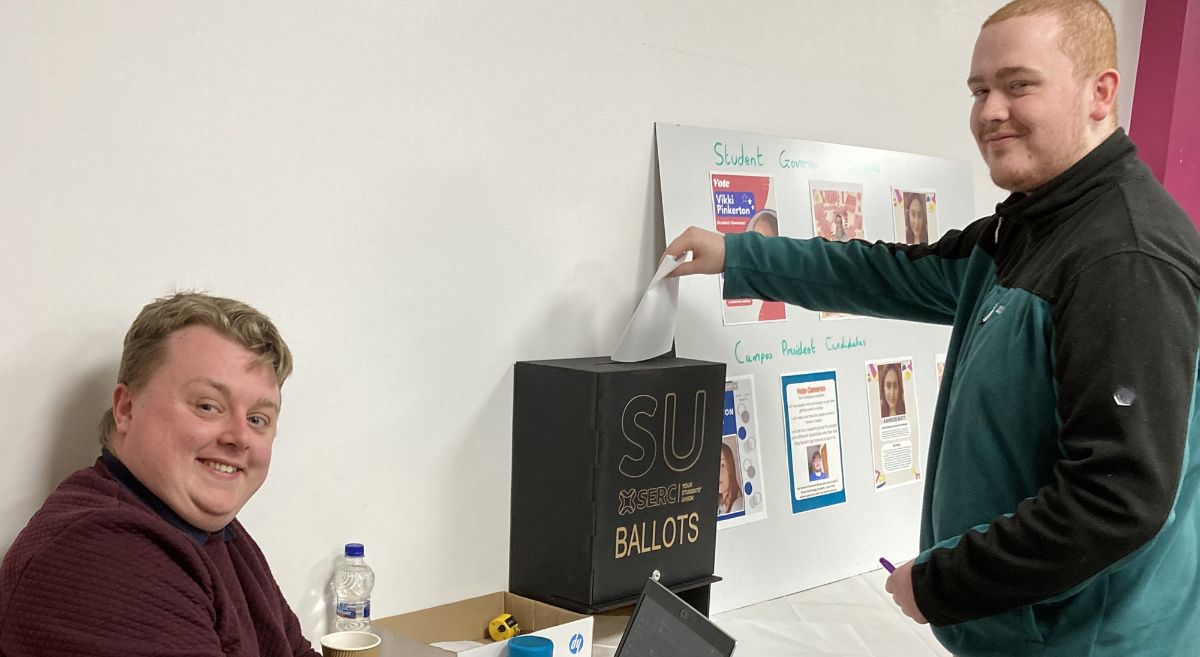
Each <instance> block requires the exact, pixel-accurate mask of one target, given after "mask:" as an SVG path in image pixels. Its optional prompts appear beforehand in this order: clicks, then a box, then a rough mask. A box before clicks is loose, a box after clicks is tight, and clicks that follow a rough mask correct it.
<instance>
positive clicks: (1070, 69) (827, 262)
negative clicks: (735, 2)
mask: <svg viewBox="0 0 1200 657" xmlns="http://www.w3.org/2000/svg"><path fill="white" fill-rule="evenodd" d="M1115 44H1116V35H1115V31H1114V29H1113V24H1112V19H1111V17H1110V16H1109V15H1108V12H1107V11H1105V10H1104V8H1103V7H1102V6H1101V5H1100V4H1099V3H1097V2H1095V0H1045V1H1032V0H1018V1H1017V2H1013V3H1010V4H1008V5H1006V6H1005V7H1004V8H1002V9H1001V10H1000V11H998V12H996V14H994V15H993V16H992V17H991V18H989V19H988V20H987V22H985V23H984V25H983V27H982V29H981V30H980V33H979V38H978V40H977V41H976V44H975V51H974V54H973V56H972V59H971V72H970V77H969V78H968V80H967V85H968V87H969V89H970V91H971V94H972V95H973V97H974V104H973V107H972V109H971V120H970V126H971V132H972V133H973V135H974V137H975V140H976V143H977V145H978V147H979V151H980V153H981V154H982V156H983V159H984V161H985V162H986V163H987V166H988V169H989V172H990V174H991V177H992V180H993V181H994V182H995V183H996V184H997V185H998V186H1000V187H1002V188H1004V189H1007V190H1010V191H1011V192H1012V194H1011V195H1010V196H1009V197H1008V199H1007V200H1005V201H1004V202H1003V203H1000V204H999V205H998V206H997V207H996V213H995V214H994V215H992V216H990V217H985V218H983V219H980V220H978V221H976V222H974V223H972V224H971V225H969V226H967V227H966V228H965V229H963V230H961V231H949V232H948V233H946V235H944V236H943V237H942V238H941V239H940V240H938V241H937V242H936V243H934V244H931V245H906V244H886V243H882V242H879V243H874V244H870V243H867V242H865V241H851V242H845V243H839V242H831V241H827V240H823V239H811V240H795V239H787V238H764V237H763V236H761V235H757V234H754V233H744V234H737V235H728V236H721V235H719V234H716V233H711V232H708V231H704V230H700V229H698V228H690V229H688V230H687V231H686V232H685V233H684V234H683V235H681V236H680V237H679V238H677V239H676V240H675V241H674V242H672V243H671V244H670V245H669V246H668V247H667V250H666V253H667V255H670V256H679V255H682V254H683V253H685V252H688V251H691V252H692V255H693V257H692V260H691V261H690V262H688V263H686V264H684V265H681V266H680V267H678V268H677V269H676V270H675V274H677V275H687V274H694V273H718V272H722V271H723V272H724V273H725V285H724V294H725V295H726V296H727V297H730V298H745V297H755V298H761V299H767V300H775V301H787V302H789V303H794V304H797V305H801V306H805V307H808V308H811V309H814V310H825V311H840V312H849V313H855V314H859V315H874V316H879V317H891V318H899V319H907V320H913V321H925V322H933V323H943V324H951V325H953V327H954V329H953V332H952V334H951V339H950V345H949V348H948V349H947V357H946V366H945V370H944V377H943V381H942V385H941V391H940V393H939V396H938V405H937V411H936V413H935V415H934V420H933V427H932V431H931V440H930V449H929V464H928V467H927V468H926V472H927V473H928V476H927V478H926V480H925V497H924V506H923V509H922V514H921V546H920V547H921V552H920V554H919V555H918V557H917V558H916V559H915V560H914V561H913V562H910V563H907V564H904V565H902V566H900V567H899V568H897V569H896V571H895V572H894V573H893V574H892V575H891V576H890V577H889V578H888V582H887V589H888V591H889V592H890V593H891V594H892V596H893V598H894V599H895V601H896V603H897V604H898V605H899V606H900V608H901V609H902V610H903V611H904V613H905V614H907V615H908V616H910V617H912V618H913V619H915V620H916V621H917V622H920V623H925V622H929V623H932V624H933V625H934V626H935V627H934V633H935V635H936V636H937V637H938V639H939V640H940V641H941V642H942V643H943V644H944V645H945V646H946V647H947V648H949V649H950V650H951V652H953V653H954V654H956V655H964V656H984V655H1022V656H1024V655H1028V656H1038V657H1052V656H1063V657H1066V656H1068V655H1069V656H1072V657H1075V656H1081V655H1088V656H1090V657H1118V656H1119V657H1126V656H1128V655H1153V656H1156V657H1157V656H1175V657H1183V656H1185V655H1186V656H1189V657H1190V656H1191V655H1194V654H1196V651H1197V646H1200V581H1198V578H1197V576H1196V568H1197V563H1200V509H1198V508H1197V504H1198V503H1200V422H1197V419H1198V418H1197V411H1196V410H1195V409H1196V407H1197V403H1196V402H1197V392H1198V390H1200V387H1198V385H1197V351H1198V350H1200V238H1198V237H1197V234H1196V230H1195V228H1194V227H1193V225H1192V223H1191V221H1190V220H1189V219H1188V217H1187V216H1186V215H1185V214H1184V212H1183V211H1182V210H1181V209H1180V208H1179V206H1178V205H1177V204H1176V203H1175V202H1174V200H1173V199H1171V197H1170V196H1169V195H1168V194H1167V192H1166V191H1165V190H1164V189H1163V188H1162V186H1161V185H1160V184H1159V183H1158V182H1157V181H1155V180H1154V178H1153V176H1152V175H1151V174H1150V171H1149V170H1148V169H1147V167H1146V166H1145V165H1143V164H1142V163H1141V161H1140V160H1138V159H1137V155H1136V148H1135V147H1134V145H1133V144H1132V142H1130V140H1129V139H1128V137H1126V135H1125V133H1124V131H1123V130H1121V129H1119V128H1117V126H1116V113H1115V103H1116V98H1117V88H1118V86H1119V82H1120V76H1119V75H1118V73H1117V71H1116V70H1115V65H1116V45H1115Z"/></svg>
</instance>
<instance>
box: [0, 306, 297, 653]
mask: <svg viewBox="0 0 1200 657" xmlns="http://www.w3.org/2000/svg"><path fill="white" fill-rule="evenodd" d="M291 371H292V355H291V352H290V351H289V350H288V346H287V344H286V343H285V342H284V341H283V338H282V337H281V336H280V335H279V332H278V331H277V330H276V329H275V326H274V324H272V323H271V321H270V320H269V319H267V318H266V317H265V316H263V315H262V314H261V313H259V312H258V311H257V310H255V309H253V308H251V307H250V306H247V305H246V304H244V303H241V302H238V301H234V300H231V299H221V298H216V297H210V296H207V295H203V294H176V295H175V296H172V297H168V298H164V299H159V300H157V301H155V302H153V303H151V304H150V305H148V306H146V307H145V308H143V309H142V312H141V314H139V315H138V317H137V319H136V320H134V322H133V326H131V327H130V329H129V332H128V333H127V334H126V336H125V348H124V351H123V353H122V354H121V366H120V371H119V373H118V377H117V385H116V388H115V389H114V390H113V405H112V410H111V411H109V412H108V413H107V414H106V415H105V417H104V421H103V422H102V423H101V438H100V444H101V447H102V451H101V456H100V458H98V459H97V460H96V463H95V464H94V465H93V466H92V467H90V468H85V469H83V470H79V471H78V472H75V473H74V474H72V475H71V476H70V477H67V479H66V480H64V481H63V482H62V483H61V484H59V486H58V488H56V489H55V490H54V492H52V493H51V494H50V496H49V497H48V498H47V499H46V502H45V503H44V504H43V505H42V508H41V509H40V510H39V511H38V512H37V513H36V514H35V515H34V516H33V518H32V519H31V520H30V521H29V524H28V525H27V526H26V527H25V529H24V530H23V531H22V532H21V533H20V535H18V536H17V539H16V541H15V542H14V543H13V545H12V548H11V549H9V551H8V554H7V555H6V556H5V558H4V564H3V567H2V568H0V655H4V657H29V656H34V655H36V656H38V657H51V656H59V655H61V656H63V657H66V656H68V655H95V656H97V657H101V656H104V657H109V656H111V657H131V656H141V655H145V656H147V657H150V656H161V655H177V656H184V655H186V656H189V657H191V656H195V657H209V656H211V657H218V656H224V655H238V656H243V657H285V656H286V657H317V653H316V652H314V651H313V649H312V646H311V645H310V644H309V643H308V641H307V640H306V639H305V638H304V636H303V635H302V634H301V631H300V624H299V622H298V621H297V619H296V615H295V614H293V613H292V610H291V609H290V608H289V607H288V604H287V601H286V600H284V599H283V595H282V594H281V593H280V591H279V587H278V585H276V583H275V579H274V577H273V576H272V575H271V570H270V568H269V567H268V566H267V562H266V559H265V558H264V557H263V554H262V552H261V551H260V550H259V548H258V545H256V544H255V542H254V539H252V538H251V537H250V534H248V533H247V532H246V530H245V528H243V527H242V525H241V523H239V522H238V521H237V519H236V516H237V514H238V511H240V510H241V508H242V506H243V505H244V504H245V503H246V501H247V500H249V499H250V497H251V496H252V495H254V493H255V492H256V491H257V490H258V489H259V487H260V486H262V484H263V481H264V480H265V479H266V477H267V469H268V467H269V466H270V464H271V444H272V442H273V441H274V439H275V430H276V426H277V423H278V420H279V407H280V387H281V386H282V385H283V382H284V380H286V379H287V377H288V375H289V374H291Z"/></svg>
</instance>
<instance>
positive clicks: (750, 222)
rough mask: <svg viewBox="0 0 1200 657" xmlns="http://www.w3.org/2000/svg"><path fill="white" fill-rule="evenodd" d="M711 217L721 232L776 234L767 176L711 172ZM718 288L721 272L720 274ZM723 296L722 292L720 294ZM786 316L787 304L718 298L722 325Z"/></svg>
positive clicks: (777, 319) (771, 188)
mask: <svg viewBox="0 0 1200 657" xmlns="http://www.w3.org/2000/svg"><path fill="white" fill-rule="evenodd" d="M709 181H710V183H711V185H712V207H713V219H714V221H715V223H716V228H717V232H718V233H721V234H722V235H728V234H730V233H744V232H747V231H753V232H756V233H760V234H762V235H765V236H767V237H775V236H778V235H779V208H778V206H777V205H776V204H775V187H774V181H773V180H772V178H771V176H755V175H746V174H731V173H712V174H710V175H709ZM720 280H721V287H722V289H724V286H725V275H724V274H721V276H720ZM722 296H724V295H722ZM786 319H787V304H785V303H783V302H782V301H759V300H758V299H722V300H721V320H722V321H723V322H724V324H725V325H726V326H731V325H735V324H755V323H758V322H780V321H784V320H786Z"/></svg>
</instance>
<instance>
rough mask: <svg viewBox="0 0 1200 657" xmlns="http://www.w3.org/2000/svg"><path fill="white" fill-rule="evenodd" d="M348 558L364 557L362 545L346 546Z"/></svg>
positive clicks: (350, 544) (348, 544) (351, 544)
mask: <svg viewBox="0 0 1200 657" xmlns="http://www.w3.org/2000/svg"><path fill="white" fill-rule="evenodd" d="M346 556H348V557H361V556H363V546H362V543H347V544H346Z"/></svg>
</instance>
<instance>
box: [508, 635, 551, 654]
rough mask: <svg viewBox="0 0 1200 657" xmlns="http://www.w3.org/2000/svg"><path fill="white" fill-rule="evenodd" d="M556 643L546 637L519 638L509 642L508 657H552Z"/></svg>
mask: <svg viewBox="0 0 1200 657" xmlns="http://www.w3.org/2000/svg"><path fill="white" fill-rule="evenodd" d="M553 654H554V642H553V641H551V640H550V639H547V638H546V637H544V636H518V637H513V638H511V639H509V640H508V657H551V655H553Z"/></svg>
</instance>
